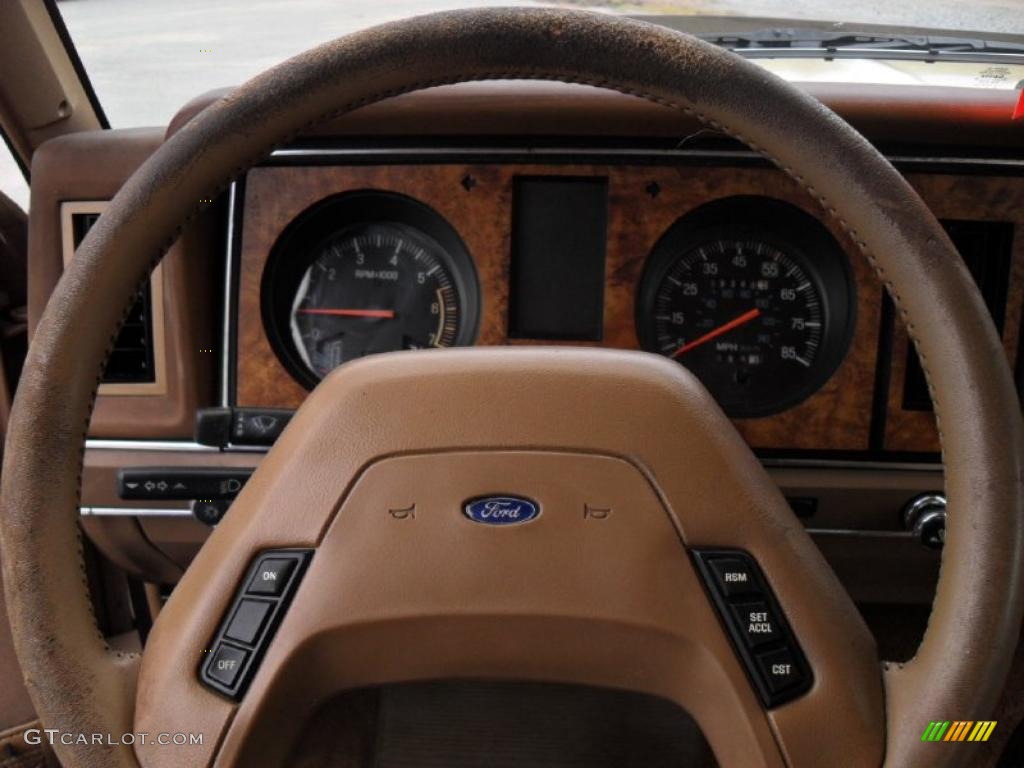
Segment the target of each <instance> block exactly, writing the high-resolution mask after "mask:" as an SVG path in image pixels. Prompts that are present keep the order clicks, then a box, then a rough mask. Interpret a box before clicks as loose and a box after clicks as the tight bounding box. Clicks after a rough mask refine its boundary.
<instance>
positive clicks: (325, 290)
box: [290, 224, 461, 376]
mask: <svg viewBox="0 0 1024 768" xmlns="http://www.w3.org/2000/svg"><path fill="white" fill-rule="evenodd" d="M460 322H461V318H460V317H459V296H458V293H457V291H456V288H455V282H454V280H453V279H452V276H451V274H450V270H449V269H448V267H446V266H445V264H444V261H443V254H442V250H441V248H440V246H439V245H438V244H437V243H436V242H434V241H433V240H431V239H430V238H428V237H427V236H425V235H424V234H423V233H421V232H418V231H416V230H414V229H412V228H411V227H406V226H404V225H401V224H369V225H366V226H360V227H354V228H352V229H348V230H344V231H342V232H340V233H339V234H338V235H337V236H335V237H333V238H331V239H330V240H328V241H326V242H325V243H323V245H322V246H321V248H320V250H319V252H318V253H317V254H316V255H315V258H314V261H313V263H312V264H311V265H310V266H309V268H308V269H307V270H306V273H305V274H304V275H303V277H302V280H301V282H300V283H299V286H298V290H297V291H296V292H295V298H294V300H293V301H292V309H291V319H290V329H291V337H292V341H293V343H294V344H295V348H296V350H297V351H298V353H299V356H300V357H301V358H302V361H303V362H304V363H305V364H306V365H307V366H308V367H309V369H310V370H311V371H313V372H314V373H315V374H316V375H318V376H325V375H326V374H328V373H330V372H331V371H332V370H333V369H334V368H337V367H338V366H339V365H341V364H342V363H344V362H345V361H346V360H351V359H353V358H355V357H362V356H363V355H369V354H373V353H374V352H390V351H394V350H399V349H427V348H430V347H450V346H454V344H455V343H456V340H457V338H458V331H459V324H460Z"/></svg>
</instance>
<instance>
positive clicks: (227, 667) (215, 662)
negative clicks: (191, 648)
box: [206, 645, 249, 688]
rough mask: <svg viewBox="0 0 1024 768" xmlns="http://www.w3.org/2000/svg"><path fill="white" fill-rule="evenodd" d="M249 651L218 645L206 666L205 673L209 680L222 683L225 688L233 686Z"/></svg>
mask: <svg viewBox="0 0 1024 768" xmlns="http://www.w3.org/2000/svg"><path fill="white" fill-rule="evenodd" d="M248 656H249V652H248V651H243V650H242V649H241V648H235V647H233V646H230V645H220V646H218V647H217V650H216V651H214V653H213V657H212V658H211V659H210V664H209V666H208V667H207V668H206V674H207V676H208V677H209V678H210V679H211V680H215V681H216V682H218V683H220V684H221V685H223V686H224V687H225V688H233V687H234V685H235V681H236V680H238V676H239V675H240V674H241V673H242V667H243V666H245V660H246V659H247V658H248Z"/></svg>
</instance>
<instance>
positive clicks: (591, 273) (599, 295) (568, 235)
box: [509, 176, 608, 341]
mask: <svg viewBox="0 0 1024 768" xmlns="http://www.w3.org/2000/svg"><path fill="white" fill-rule="evenodd" d="M607 229H608V179H606V178H602V177H589V176H588V177H577V176H540V177H532V176H519V177H516V179H515V187H514V191H513V200H512V265H511V270H510V285H509V336H511V337H512V338H518V339H566V340H573V341H600V340H601V338H602V336H603V335H604V283H605V280H604V273H605V253H606V246H607V239H608V237H607V234H608V233H607Z"/></svg>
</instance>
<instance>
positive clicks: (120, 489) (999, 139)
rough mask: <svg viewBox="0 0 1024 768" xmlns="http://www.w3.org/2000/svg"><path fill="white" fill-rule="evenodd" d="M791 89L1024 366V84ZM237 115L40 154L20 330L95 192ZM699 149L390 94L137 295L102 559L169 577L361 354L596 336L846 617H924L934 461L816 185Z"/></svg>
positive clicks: (521, 96)
mask: <svg viewBox="0 0 1024 768" xmlns="http://www.w3.org/2000/svg"><path fill="white" fill-rule="evenodd" d="M805 87H806V88H807V89H808V90H809V91H811V92H812V93H813V94H814V95H816V96H817V97H818V98H821V99H822V100H823V101H825V103H827V104H828V105H830V106H832V107H833V108H834V109H836V110H837V111H838V112H839V113H840V114H841V115H843V116H844V117H845V118H847V119H848V120H850V121H851V122H853V124H854V125H855V126H856V127H858V128H860V129H861V130H862V131H864V132H865V133H866V134H867V135H868V136H869V138H871V139H872V140H874V141H876V143H878V145H879V146H880V147H882V148H883V150H884V151H885V153H886V154H887V156H888V157H889V158H890V160H891V161H892V162H893V163H894V165H896V167H897V168H898V169H899V170H900V171H901V172H902V173H903V174H904V176H905V177H906V178H907V180H908V181H909V182H910V183H911V185H912V186H913V187H914V188H915V189H916V190H917V191H918V192H919V194H920V195H921V196H922V198H923V199H924V200H925V202H926V203H927V204H928V205H929V206H930V207H931V208H932V210H933V211H934V212H935V214H936V216H937V217H938V218H939V219H940V220H941V221H942V222H943V224H944V225H945V227H946V229H947V231H948V233H949V234H950V236H951V238H952V239H953V241H954V243H955V244H956V245H957V247H958V249H959V250H960V252H961V255H962V256H963V257H964V259H965V262H966V263H967V266H968V267H969V269H970V271H971V273H972V275H973V276H974V277H975V280H976V282H977V284H978V287H979V289H980V291H981V293H982V295H983V297H984V299H985V301H986V303H987V304H988V306H989V309H990V310H991V312H992V316H993V320H994V322H995V323H996V325H997V328H998V329H999V330H1000V332H1001V334H1002V338H1003V342H1004V348H1005V351H1006V354H1007V356H1008V359H1009V360H1010V361H1011V364H1013V365H1014V366H1016V369H1015V370H1017V371H1018V372H1019V371H1020V368H1021V366H1020V365H1019V364H1018V362H1019V360H1020V358H1021V356H1020V354H1019V346H1020V341H1021V339H1020V331H1021V323H1022V309H1024V238H1022V237H1021V234H1020V233H1021V232H1022V231H1024V229H1022V228H1024V159H1021V158H1020V156H1019V149H1018V148H1017V147H1018V145H1019V136H1018V134H1017V133H1015V132H1013V131H1012V130H1011V129H1010V128H1009V127H1008V126H1007V125H1005V123H1006V122H1007V119H1006V116H1008V115H1009V113H1010V111H1011V110H1012V103H1006V104H1004V103H1003V101H1006V100H1007V99H1010V100H1012V92H1011V93H1009V95H1007V94H1006V93H1003V92H992V93H987V92H984V91H982V90H980V89H956V88H953V89H943V88H921V87H907V88H902V89H900V88H895V87H893V88H889V87H885V86H874V87H872V88H870V89H867V88H856V89H854V88H851V87H848V86H843V85H840V84H806V85H805ZM220 95H222V94H220V93H213V94H208V95H205V96H203V97H200V98H199V99H197V100H196V101H194V102H193V103H191V104H189V105H186V106H185V107H184V108H183V109H182V111H181V113H180V114H179V115H178V116H177V117H176V118H175V119H174V120H173V121H172V123H171V125H170V126H169V127H168V128H167V129H166V130H164V129H133V130H115V131H102V132H88V133H85V134H79V135H73V136H68V137H64V138H61V139H57V140H55V141H51V142H49V143H48V144H46V145H45V146H44V147H43V148H42V149H41V150H40V151H39V152H38V153H37V155H36V159H35V160H34V164H33V185H32V188H33V189H32V194H33V198H32V217H31V221H30V228H31V232H30V251H31V253H30V263H31V264H32V270H33V271H32V274H31V275H30V286H29V287H30V306H29V322H30V327H34V324H35V323H36V322H37V321H38V317H39V315H40V314H41V311H42V307H43V306H44V305H45V302H46V300H47V298H48V296H49V293H50V291H51V290H52V288H53V286H54V285H55V283H56V281H57V279H58V278H59V276H60V273H61V270H62V269H63V265H64V264H65V263H67V260H68V259H70V258H72V257H73V253H74V248H75V245H76V243H77V242H78V241H79V240H80V239H81V237H82V236H83V235H84V233H85V231H87V229H88V226H90V225H91V223H92V222H94V221H95V219H96V217H97V216H98V215H99V214H100V213H101V212H102V209H103V207H104V206H105V205H106V203H107V201H109V200H110V198H111V197H112V196H113V195H114V194H115V193H116V192H117V190H118V188H119V187H120V186H121V184H123V183H124V181H125V180H126V179H127V178H128V176H130V174H131V173H132V172H133V171H134V169H135V168H137V167H138V165H139V164H141V163H142V162H143V161H144V160H145V158H146V157H147V156H148V155H149V154H151V153H152V152H153V151H155V149H156V148H158V147H159V145H160V144H161V142H162V141H163V139H164V136H165V135H167V134H168V133H173V132H175V131H177V130H181V129H182V127H183V126H185V125H187V123H188V121H189V120H190V119H191V118H192V117H193V116H194V115H195V114H197V113H198V112H199V111H200V110H201V109H202V108H203V107H204V106H206V105H207V104H209V103H211V102H212V101H213V100H214V99H216V98H218V97H219V96H220ZM1001 100H1002V101H1001ZM1004 112H1005V115H1004ZM705 134H706V132H705V131H703V130H702V128H701V127H700V126H697V125H694V124H692V122H691V121H689V119H688V118H686V117H685V116H681V115H678V114H676V113H674V112H672V111H671V110H668V109H666V108H664V107H660V106H657V105H653V104H649V103H647V102H645V101H642V100H639V99H634V98H632V97H628V96H622V95H620V94H612V93H607V92H604V91H599V90H597V89H593V88H589V87H586V86H570V85H562V84H548V83H519V82H511V83H477V84H467V85H464V86H454V87H445V88H437V89H430V90H428V91H424V92H421V93H418V94H410V95H407V96H402V97H399V98H396V99H392V100H389V101H388V102H384V103H382V104H379V105H375V106H373V107H370V108H366V109H363V110H359V111H358V112H356V113H352V114H351V115H348V116H346V117H345V118H343V119H342V121H340V122H335V123H332V124H329V125H327V126H325V127H324V128H323V129H320V130H318V131H317V132H313V133H310V134H309V135H306V136H303V137H300V138H299V139H297V140H296V141H295V142H294V143H292V144H290V145H288V146H286V147H282V148H280V149H278V150H277V151H275V152H274V153H273V154H272V155H271V156H270V157H268V158H266V159H265V161H264V162H262V163H261V164H259V165H258V166H256V167H255V168H253V169H251V170H250V171H249V172H248V173H246V174H245V175H244V176H242V177H240V178H238V179H236V181H235V182H234V183H233V184H232V185H231V186H230V188H229V189H227V190H226V191H225V192H224V193H223V195H221V197H220V198H218V200H217V201H216V204H215V205H213V206H211V207H209V208H208V209H207V210H206V211H205V212H204V213H203V214H202V215H201V216H200V217H199V218H198V219H196V220H195V221H194V222H192V223H191V224H190V225H189V226H188V227H187V228H186V229H185V230H184V232H183V233H182V235H181V238H180V239H179V241H178V242H177V243H175V244H174V245H173V246H172V248H171V250H170V251H169V253H168V255H167V257H166V258H165V260H164V261H163V263H162V265H161V267H160V270H159V271H158V272H157V273H155V274H154V277H153V279H152V280H151V281H150V283H149V284H148V285H147V286H145V287H144V289H143V292H142V293H140V296H139V298H138V301H137V304H136V307H135V309H133V311H132V314H131V315H130V316H129V322H128V324H127V325H126V328H125V329H124V330H123V331H122V333H121V336H120V337H119V339H118V342H117V344H116V347H115V354H114V356H113V358H112V360H111V362H110V363H109V364H108V367H107V371H106V372H105V374H104V380H103V383H102V385H101V387H100V393H99V397H98V400H97V405H96V410H95V412H94V415H93V420H92V425H91V431H90V440H89V442H88V444H87V450H86V458H85V463H86V467H85V475H84V479H83V484H84V485H83V494H82V512H83V516H82V524H83V528H84V529H85V531H86V532H87V534H88V535H89V538H90V540H91V541H92V542H93V544H95V546H97V547H98V548H99V549H100V550H101V551H103V553H104V554H106V555H107V556H108V557H109V558H110V559H112V560H113V561H114V562H116V563H117V564H118V565H120V566H121V567H123V568H124V569H126V570H128V571H129V572H130V573H134V574H136V575H139V576H141V577H142V578H144V579H145V580H146V581H150V582H155V583H165V584H171V583H173V582H174V581H176V579H177V577H178V576H179V575H180V573H181V572H182V571H183V569H184V568H185V567H186V566H187V564H188V562H189V561H190V559H191V557H192V556H193V555H194V554H195V552H196V551H197V550H198V548H199V547H200V546H201V544H202V542H203V541H204V540H205V538H206V536H207V535H208V533H209V530H210V528H209V525H208V524H209V523H215V522H216V520H217V519H219V517H218V516H219V515H222V514H223V513H224V512H225V510H226V509H227V508H228V507H229V505H230V499H231V498H232V495H233V494H234V493H237V490H238V488H240V487H241V485H242V484H244V482H245V480H246V478H247V477H248V475H249V474H250V473H251V472H252V471H253V470H254V469H255V468H256V467H257V466H258V464H259V462H260V460H261V458H262V456H263V454H264V453H265V451H266V450H268V449H269V448H270V444H271V443H272V438H273V435H274V434H276V433H277V431H279V429H280V427H281V426H282V425H283V424H284V423H285V422H286V421H287V419H288V417H289V415H290V413H291V412H293V411H294V410H295V409H297V408H299V407H300V406H301V405H302V403H303V401H304V400H305V398H306V396H307V395H308V393H309V391H310V390H311V389H312V388H313V387H314V386H315V385H316V383H317V382H318V381H319V380H320V379H321V378H322V377H323V376H325V375H327V374H329V373H330V372H331V371H333V370H334V369H335V368H337V367H338V366H339V365H341V364H343V363H344V362H346V361H348V360H351V359H353V358H356V357H361V356H364V355H368V354H377V353H382V352H390V351H397V352H400V351H401V350H406V349H417V348H430V347H451V346H494V345H537V344H541V345H546V346H552V347H559V346H580V345H582V346H594V347H608V348H613V349H626V350H646V351H649V352H652V353H654V354H659V355H663V356H665V357H666V358H670V359H673V360H676V361H678V362H679V364H680V365H684V366H685V367H687V368H688V369H689V370H691V371H692V372H693V373H694V374H695V375H696V376H697V377H698V378H700V380H701V381H702V382H703V383H704V384H705V386H706V387H707V388H708V389H709V390H710V391H711V393H712V394H713V395H714V396H715V398H716V399H717V401H718V402H719V403H720V404H721V405H722V407H723V409H724V410H725V411H726V412H727V413H728V414H729V416H730V417H731V418H732V420H733V423H734V424H735V425H736V427H737V429H738V430H739V432H740V433H741V434H742V436H743V437H744V439H745V440H746V441H747V442H748V443H749V444H750V445H751V446H752V447H753V448H754V449H755V451H756V452H757V453H758V455H759V456H760V457H761V459H762V461H763V463H764V464H765V466H766V467H767V468H768V470H769V472H770V473H771V475H772V477H773V479H774V480H775V481H776V483H777V484H778V485H779V486H780V487H781V488H782V489H783V492H784V493H785V495H786V496H787V498H789V500H790V502H791V504H792V505H793V508H794V510H796V511H797V513H798V514H799V515H800V516H801V518H802V519H803V520H804V522H805V524H806V525H807V527H808V528H809V529H810V530H811V532H812V535H813V536H814V537H815V540H816V541H817V542H818V544H819V546H820V547H821V549H822V551H823V552H824V554H825V556H826V557H827V558H828V559H829V561H830V563H831V564H832V566H833V568H834V569H835V570H836V572H837V573H838V574H839V576H840V578H841V579H842V580H843V581H844V584H845V585H846V586H847V588H848V589H849V590H850V592H851V594H852V595H853V596H854V598H855V599H857V600H860V601H875V602H883V603H885V602H900V603H911V602H927V601H928V600H930V595H931V594H932V591H933V589H934V580H935V578H936V574H937V568H938V555H937V553H936V552H935V551H934V550H930V549H927V548H925V547H922V546H921V544H920V542H919V541H918V539H917V538H915V537H914V536H913V535H912V534H911V533H910V532H909V531H907V530H906V528H905V527H904V523H903V518H902V514H903V511H904V509H905V508H906V507H907V505H908V503H910V502H911V501H913V500H914V499H918V498H923V497H925V496H926V495H927V494H931V493H934V492H936V491H939V490H940V489H941V487H942V465H941V457H940V454H939V444H938V435H937V431H936V427H935V419H934V414H933V412H932V410H931V400H930V397H929V395H928V389H927V384H926V382H925V381H924V377H923V374H922V373H921V370H920V365H919V363H918V362H917V359H916V357H915V355H914V352H913V350H912V349H911V348H910V345H909V343H908V339H907V335H906V333H905V331H904V329H903V327H902V325H901V324H900V322H899V321H898V318H897V317H896V314H895V312H894V310H893V307H892V304H891V302H890V301H889V299H888V298H887V297H886V296H885V294H884V290H883V289H882V287H881V285H880V283H879V281H878V280H877V278H876V277H875V275H874V273H873V270H872V267H871V265H870V263H869V260H868V258H867V257H866V255H865V254H864V253H863V252H862V251H861V249H860V248H859V247H858V245H857V243H856V242H854V240H853V239H852V238H851V236H850V235H849V234H848V233H847V232H846V231H844V229H843V227H842V225H841V224H840V223H839V222H837V221H836V220H835V219H834V218H833V217H831V216H830V215H828V213H827V212H825V211H823V210H822V208H821V206H820V204H819V203H818V201H817V200H815V199H814V197H813V196H812V195H811V194H809V193H808V192H807V191H806V190H804V189H803V188H802V187H801V186H800V185H799V184H798V183H797V182H796V181H794V180H793V179H791V178H790V177H789V176H788V175H786V174H785V173H784V172H783V171H781V170H779V169H777V168H775V167H773V166H771V165H770V164H768V163H767V162H765V161H764V160H762V159H761V158H760V157H759V156H758V155H756V154H755V153H752V152H750V151H748V150H746V149H745V148H743V147H740V146H739V145H737V144H734V143H732V142H731V141H729V140H727V139H725V138H724V137H721V136H714V135H711V136H708V135H705ZM951 142H952V143H951ZM956 142H960V145H958V144H957V143H956ZM336 375H344V369H342V370H341V371H339V372H338V373H337V374H336ZM495 407H496V408H500V403H496V404H495ZM224 419H227V421H226V422H225V421H224ZM197 421H198V422H199V423H198V424H197ZM243 422H244V423H243ZM204 424H205V425H206V426H207V427H209V426H210V425H211V424H213V425H215V426H216V425H218V424H219V425H220V430H219V431H218V430H217V429H213V430H210V429H206V430H204V429H201V427H202V426H203V425H204ZM236 427H238V428H239V430H240V431H236V429H235V428H236ZM242 427H244V429H242ZM666 429H670V426H669V425H666ZM243 433H244V434H243ZM264 433H265V434H264ZM264 438H265V439H264ZM179 484H180V486H181V487H180V488H178V487H177V486H178V485H179ZM129 485H131V487H129ZM149 486H151V487H149Z"/></svg>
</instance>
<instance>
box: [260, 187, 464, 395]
mask: <svg viewBox="0 0 1024 768" xmlns="http://www.w3.org/2000/svg"><path fill="white" fill-rule="evenodd" d="M381 224H383V225H397V226H400V227H404V228H411V229H413V230H415V231H418V232H420V233H422V234H424V235H426V236H427V237H429V238H430V239H432V240H433V241H435V242H436V243H437V244H438V245H439V246H440V251H439V252H438V253H437V254H435V255H436V256H437V258H438V259H440V260H441V261H442V262H443V263H444V266H445V268H446V269H447V271H448V272H449V274H450V275H451V278H452V281H453V283H454V286H455V293H456V298H457V301H458V303H459V327H458V331H457V333H456V337H455V346H468V345H471V344H473V343H474V342H475V341H476V339H477V334H478V332H479V324H480V280H479V276H478V273H477V268H476V264H475V262H474V260H473V258H472V257H471V256H470V254H469V250H468V249H467V248H466V245H465V243H464V242H463V240H462V238H461V237H460V236H459V234H458V232H456V231H455V229H454V228H453V227H452V226H451V225H450V224H449V223H448V222H447V221H446V220H445V218H444V217H443V216H441V215H440V214H439V213H437V212H436V211H435V210H433V209H432V208H430V207H429V206H427V205H425V204H424V203H422V202H420V201H418V200H415V199H413V198H411V197H407V196H405V195H400V194H396V193H393V192H383V191H378V190H359V191H354V192H346V193H343V194H340V195H335V196H332V197H328V198H325V199H323V200H321V201H319V202H317V203H316V204H314V205H312V206H311V207H309V208H307V209H306V210H305V211H303V212H302V213H301V214H300V215H299V216H297V217H296V218H295V220H294V221H292V222H291V224H289V225H288V226H287V227H286V228H285V230H284V231H283V232H282V233H281V235H280V237H278V239H277V241H276V242H275V243H274V246H273V248H272V249H271V252H270V256H269V258H268V260H267V264H266V268H265V269H264V272H263V278H262V280H261V289H260V294H261V297H260V309H261V313H262V319H263V326H264V329H265V331H266V334H267V339H268V340H269V341H270V345H271V347H272V348H273V350H274V353H275V354H276V355H277V357H278V358H279V360H280V361H281V364H282V365H283V366H284V367H285V369H286V370H287V371H288V373H289V374H290V375H291V376H292V377H293V378H294V379H295V380H296V381H298V382H299V383H300V384H302V386H304V387H305V388H306V389H310V390H311V389H313V388H314V387H315V386H316V385H317V384H318V383H319V381H320V378H319V377H318V376H317V375H316V374H315V373H314V372H313V371H312V370H310V368H309V367H308V366H307V365H306V363H305V361H304V360H303V359H302V357H301V355H300V354H299V351H298V350H297V349H296V347H295V342H294V340H293V338H292V334H291V331H290V323H291V309H292V302H293V300H294V297H295V292H296V290H297V289H298V286H299V283H300V282H301V280H302V276H303V275H304V274H305V272H306V270H307V269H308V268H309V267H310V265H311V264H312V263H313V262H314V261H315V260H316V257H317V253H318V252H319V246H320V245H321V244H323V243H325V242H327V241H329V240H331V239H332V238H335V237H337V236H339V235H341V234H342V233H344V232H345V231H346V230H350V229H353V228H356V227H362V226H367V225H381Z"/></svg>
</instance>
